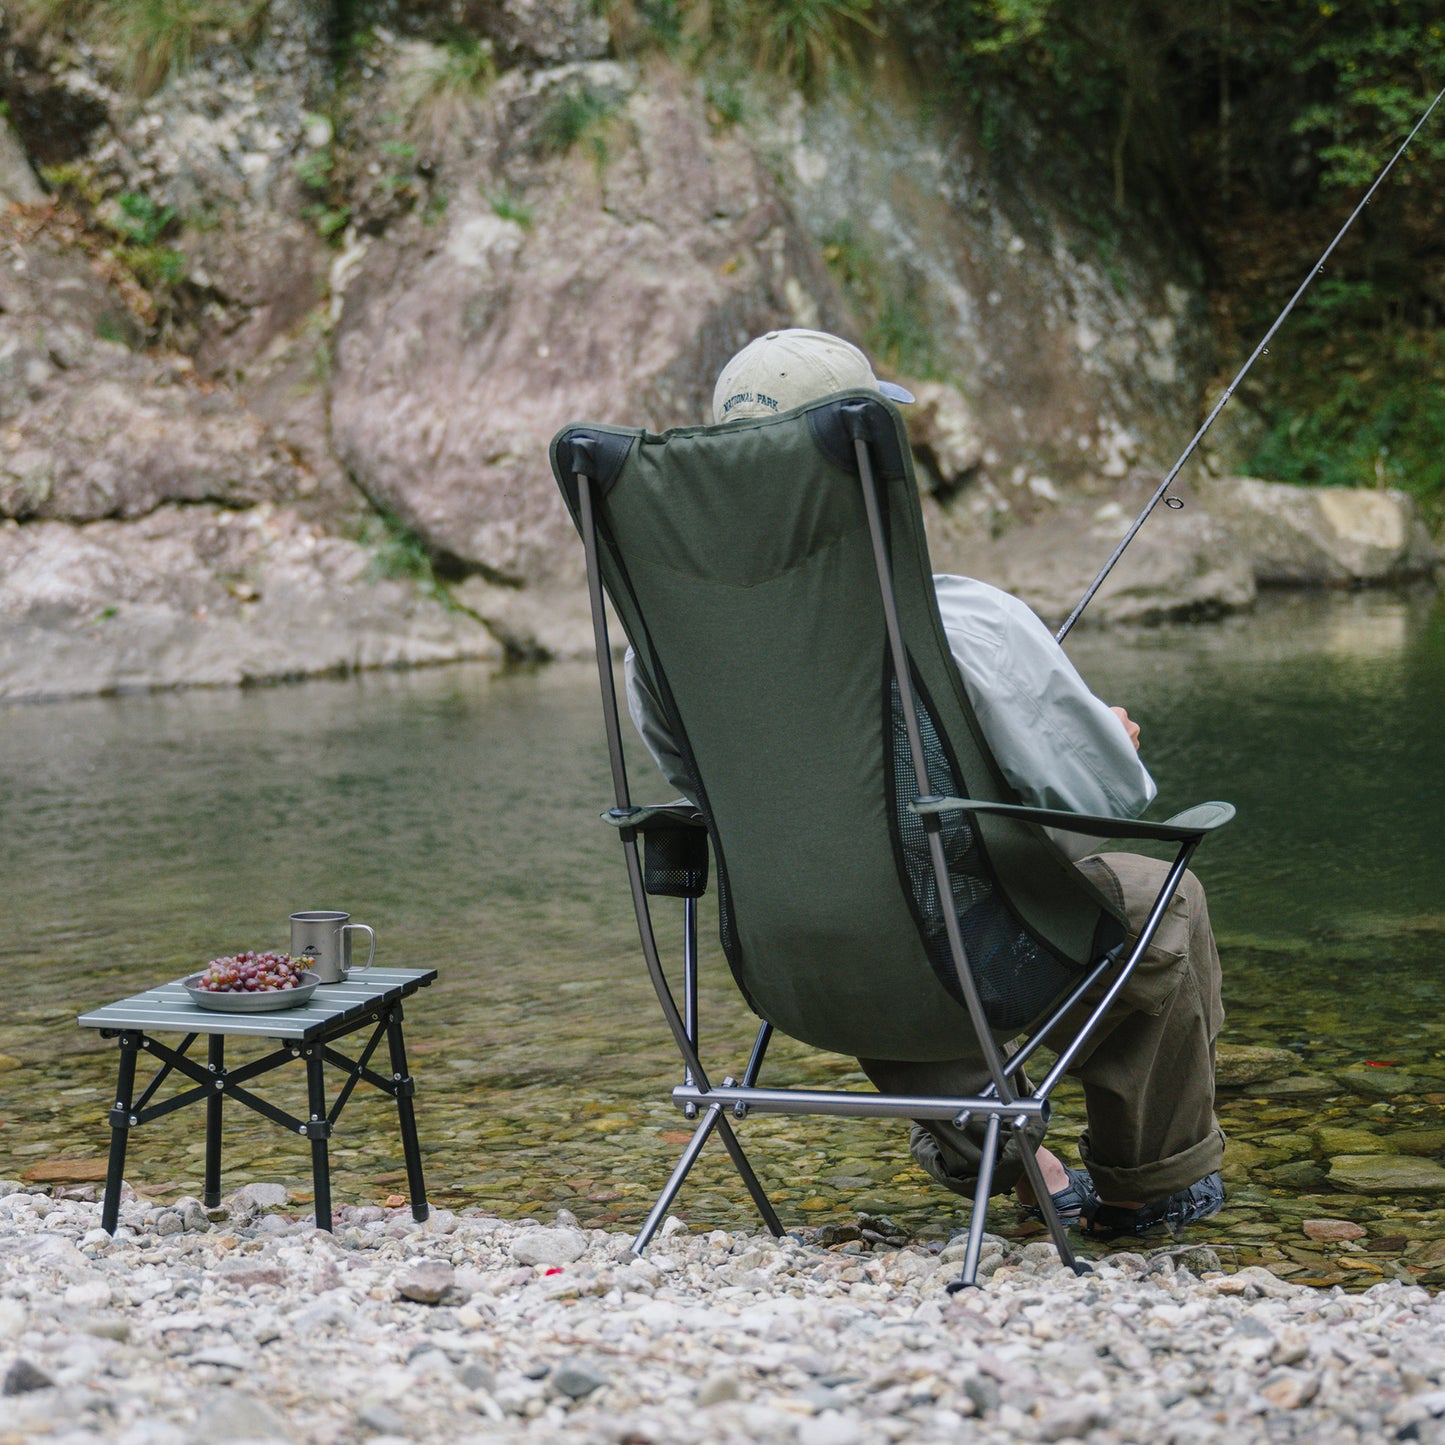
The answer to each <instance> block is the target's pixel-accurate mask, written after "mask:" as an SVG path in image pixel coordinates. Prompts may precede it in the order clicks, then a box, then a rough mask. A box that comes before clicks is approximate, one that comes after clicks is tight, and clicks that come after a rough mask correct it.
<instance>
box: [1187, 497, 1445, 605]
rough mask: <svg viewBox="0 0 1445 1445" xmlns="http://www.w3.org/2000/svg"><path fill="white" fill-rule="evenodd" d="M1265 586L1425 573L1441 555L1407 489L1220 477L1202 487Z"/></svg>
mask: <svg viewBox="0 0 1445 1445" xmlns="http://www.w3.org/2000/svg"><path fill="white" fill-rule="evenodd" d="M1201 490H1202V492H1203V494H1204V496H1205V498H1206V500H1207V504H1208V506H1209V508H1210V510H1211V512H1213V513H1214V515H1216V516H1217V517H1219V518H1220V520H1221V521H1223V522H1224V523H1225V525H1226V526H1228V527H1230V528H1231V530H1233V531H1234V532H1235V533H1236V534H1237V535H1238V537H1239V539H1240V543H1241V545H1242V546H1244V547H1245V548H1246V549H1247V550H1248V552H1249V554H1250V556H1251V557H1252V559H1253V566H1254V573H1255V578H1256V580H1257V581H1258V582H1259V583H1260V584H1261V585H1265V586H1279V585H1283V586H1316V587H1319V586H1335V587H1344V586H1352V585H1355V584H1359V583H1378V582H1399V581H1405V580H1407V579H1409V578H1412V577H1424V576H1429V575H1430V573H1431V572H1432V571H1433V570H1434V568H1435V567H1436V566H1437V565H1438V563H1439V562H1440V560H1441V553H1440V551H1439V549H1438V548H1437V547H1436V546H1435V545H1434V543H1433V542H1432V541H1431V540H1430V533H1429V530H1428V529H1427V528H1426V526H1425V522H1424V519H1423V518H1422V517H1421V515H1420V509H1419V507H1418V506H1417V505H1416V503H1415V500H1414V498H1413V497H1410V496H1408V495H1407V494H1406V493H1404V492H1397V491H1368V490H1363V489H1356V488H1348V487H1298V486H1293V485H1291V484H1289V483H1286V482H1263V481H1259V480H1257V479H1255V478H1253V477H1223V478H1220V479H1218V480H1216V481H1211V482H1206V483H1204V484H1203V486H1202V488H1201Z"/></svg>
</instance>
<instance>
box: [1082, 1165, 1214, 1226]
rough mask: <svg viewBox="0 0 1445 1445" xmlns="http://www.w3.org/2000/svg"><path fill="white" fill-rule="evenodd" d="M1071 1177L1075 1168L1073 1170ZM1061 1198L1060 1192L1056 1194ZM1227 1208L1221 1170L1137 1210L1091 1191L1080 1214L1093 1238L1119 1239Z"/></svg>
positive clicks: (1189, 1222)
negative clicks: (1107, 1200) (1125, 1207)
mask: <svg viewBox="0 0 1445 1445" xmlns="http://www.w3.org/2000/svg"><path fill="white" fill-rule="evenodd" d="M1069 1172H1070V1175H1071V1176H1072V1174H1073V1171H1072V1170H1070V1171H1069ZM1054 1197H1055V1198H1058V1196H1057V1195H1055V1196H1054ZM1223 1208H1224V1181H1223V1180H1222V1179H1221V1178H1220V1177H1219V1175H1218V1173H1214V1174H1206V1175H1205V1176H1204V1178H1203V1179H1201V1180H1199V1181H1198V1182H1197V1183H1195V1184H1191V1185H1190V1186H1189V1188H1188V1189H1181V1190H1180V1191H1179V1192H1178V1193H1177V1194H1171V1195H1170V1196H1169V1198H1168V1199H1161V1200H1159V1201H1157V1202H1156V1203H1154V1204H1142V1205H1140V1206H1139V1208H1138V1209H1121V1208H1120V1207H1119V1206H1118V1205H1117V1204H1103V1203H1101V1202H1100V1200H1099V1197H1098V1195H1097V1194H1094V1193H1093V1192H1092V1191H1091V1192H1090V1194H1089V1197H1088V1198H1087V1199H1085V1200H1084V1201H1083V1206H1082V1209H1081V1210H1080V1213H1081V1215H1082V1219H1083V1228H1084V1233H1085V1234H1087V1235H1089V1236H1090V1238H1092V1239H1117V1238H1119V1237H1120V1236H1124V1235H1136V1234H1147V1233H1148V1232H1149V1230H1151V1229H1157V1228H1158V1227H1159V1226H1160V1225H1167V1226H1168V1228H1169V1229H1171V1230H1174V1231H1176V1232H1177V1231H1178V1230H1181V1229H1183V1228H1184V1226H1185V1225H1186V1224H1197V1223H1198V1222H1199V1221H1200V1220H1201V1219H1208V1218H1209V1217H1210V1216H1211V1215H1214V1214H1218V1213H1219V1211H1220V1210H1221V1209H1223Z"/></svg>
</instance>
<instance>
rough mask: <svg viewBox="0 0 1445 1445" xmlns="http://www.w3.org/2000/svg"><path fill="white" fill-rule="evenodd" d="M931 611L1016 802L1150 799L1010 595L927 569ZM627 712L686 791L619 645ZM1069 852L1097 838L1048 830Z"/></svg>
mask: <svg viewBox="0 0 1445 1445" xmlns="http://www.w3.org/2000/svg"><path fill="white" fill-rule="evenodd" d="M933 585H934V589H935V591H936V592H937V594H938V611H939V615H940V616H941V617H942V619H943V631H944V634H945V635H946V636H947V638H948V645H949V649H950V650H951V651H952V653H953V659H954V661H955V662H956V663H957V664H958V670H959V673H960V674H961V676H962V678H963V686H964V691H965V692H967V694H968V698H969V701H970V702H971V703H972V704H973V710H974V713H975V714H976V715H977V717H978V723H979V726H980V728H982V729H983V735H984V737H985V739H986V740H987V742H988V745H989V747H990V748H991V749H992V750H993V755H994V758H995V759H996V760H997V762H998V765H999V768H1000V769H1001V770H1002V772H1003V775H1004V777H1006V778H1007V779H1008V781H1009V782H1010V783H1011V784H1013V786H1014V787H1015V788H1017V789H1018V791H1019V794H1020V796H1021V797H1022V799H1023V801H1024V802H1025V803H1031V804H1033V805H1034V806H1036V807H1040V808H1060V809H1063V810H1064V811H1066V812H1070V813H1098V814H1104V815H1106V816H1109V817H1120V818H1134V817H1137V816H1138V815H1139V814H1140V813H1142V812H1143V811H1144V809H1145V808H1146V807H1148V805H1149V804H1150V803H1151V802H1152V801H1153V799H1154V794H1155V791H1156V789H1155V787H1154V780H1153V778H1151V777H1150V776H1149V773H1148V771H1147V770H1146V769H1145V767H1144V765H1143V763H1141V762H1140V761H1139V755H1138V752H1137V751H1136V750H1135V748H1134V745H1133V743H1132V742H1131V741H1130V740H1129V735H1128V733H1126V732H1125V731H1124V726H1123V724H1122V723H1121V722H1120V721H1119V719H1118V718H1117V717H1115V716H1114V714H1113V713H1112V712H1110V711H1109V708H1108V707H1107V705H1106V704H1104V703H1103V702H1101V701H1100V700H1099V699H1098V698H1097V697H1095V696H1094V694H1093V693H1091V692H1090V691H1089V689H1088V688H1087V687H1086V686H1085V685H1084V680H1083V678H1081V677H1080V676H1079V674H1078V672H1077V671H1076V670H1075V668H1074V665H1073V663H1071V662H1070V661H1069V659H1068V658H1067V657H1066V656H1065V655H1064V651H1063V649H1062V648H1061V647H1060V646H1059V645H1058V643H1057V642H1055V641H1054V639H1053V635H1052V634H1051V633H1050V632H1049V630H1048V628H1047V627H1045V626H1044V624H1043V623H1042V622H1040V621H1039V619H1038V618H1037V617H1036V616H1035V615H1034V614H1033V613H1032V612H1031V611H1030V610H1029V609H1028V607H1027V606H1025V605H1024V603H1022V602H1020V601H1019V600H1018V598H1017V597H1012V596H1010V595H1009V594H1008V593H1007V592H1001V591H1000V590H999V589H998V588H997V587H990V586H989V585H988V583H986V582H976V581H974V580H973V579H972V578H971V577H950V576H945V575H936V576H935V577H934V579H933ZM625 667H626V673H627V710H628V712H630V713H631V715H632V721H633V723H634V724H635V725H636V727H637V731H638V733H639V734H640V735H641V737H642V741H643V743H644V744H645V745H646V747H647V750H648V752H650V753H651V754H652V756H653V757H654V758H655V759H656V760H657V765H658V767H660V768H661V769H662V772H663V775H664V776H665V777H666V778H667V780H668V782H669V783H671V784H672V786H673V787H675V788H677V789H678V791H679V792H682V793H686V792H687V788H686V768H685V766H684V764H683V760H682V755H681V754H680V753H679V752H678V751H677V747H676V744H675V743H674V742H673V740H672V737H671V735H670V734H669V732H668V730H667V721H666V718H665V717H664V715H663V711H662V705H661V704H660V703H659V702H658V700H657V698H656V697H654V696H653V694H652V692H651V690H650V688H648V686H647V684H646V682H645V681H644V680H643V676H642V671H641V669H640V668H639V667H638V666H637V663H636V660H635V658H634V657H633V653H632V649H631V648H628V649H627V657H626V661H625ZM1050 832H1051V834H1052V836H1053V838H1054V841H1055V842H1056V843H1057V844H1058V845H1059V847H1060V848H1062V849H1063V851H1064V852H1065V853H1067V854H1068V856H1069V857H1071V858H1078V857H1081V856H1082V855H1083V854H1085V853H1088V852H1090V851H1092V849H1093V848H1094V846H1095V844H1096V842H1097V840H1096V839H1091V838H1086V837H1081V836H1080V835H1078V834H1072V833H1060V832H1056V831H1054V830H1052V829H1051V830H1050Z"/></svg>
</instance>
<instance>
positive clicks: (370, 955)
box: [341, 923, 376, 968]
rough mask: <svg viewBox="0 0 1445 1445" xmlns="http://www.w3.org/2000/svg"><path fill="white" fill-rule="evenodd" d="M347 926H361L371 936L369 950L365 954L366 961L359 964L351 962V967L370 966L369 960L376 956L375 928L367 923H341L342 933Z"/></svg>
mask: <svg viewBox="0 0 1445 1445" xmlns="http://www.w3.org/2000/svg"><path fill="white" fill-rule="evenodd" d="M348 928H361V929H364V930H365V931H366V933H367V934H368V935H369V936H370V938H371V951H370V952H369V953H368V954H367V955H366V962H365V963H359V964H352V967H353V968H370V967H371V960H372V959H374V958H375V957H376V930H375V929H374V928H373V927H372V926H371V925H370V924H369V923H343V924H342V925H341V929H342V932H343V933H344V932H345V931H346V930H347V929H348Z"/></svg>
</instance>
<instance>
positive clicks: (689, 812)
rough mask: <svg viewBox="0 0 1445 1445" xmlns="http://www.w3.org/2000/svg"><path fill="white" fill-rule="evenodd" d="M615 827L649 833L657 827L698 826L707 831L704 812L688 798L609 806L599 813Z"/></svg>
mask: <svg viewBox="0 0 1445 1445" xmlns="http://www.w3.org/2000/svg"><path fill="white" fill-rule="evenodd" d="M598 816H599V817H600V818H601V819H602V821H603V822H604V823H607V824H608V825H610V826H611V827H613V828H635V829H637V831H638V832H639V833H649V832H652V831H653V830H654V829H657V828H696V829H697V830H698V831H699V832H706V831H707V824H706V823H705V822H703V818H702V814H701V813H700V812H699V811H698V809H697V808H696V807H695V806H694V805H693V804H692V803H689V802H688V800H687V799H686V798H678V799H677V801H676V802H672V803H652V804H649V805H648V806H646V807H641V808H609V809H608V810H607V811H606V812H605V813H600V814H599V815H598Z"/></svg>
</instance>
